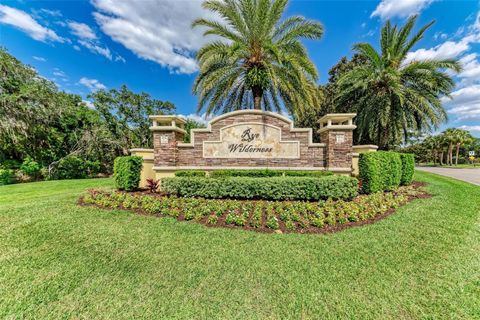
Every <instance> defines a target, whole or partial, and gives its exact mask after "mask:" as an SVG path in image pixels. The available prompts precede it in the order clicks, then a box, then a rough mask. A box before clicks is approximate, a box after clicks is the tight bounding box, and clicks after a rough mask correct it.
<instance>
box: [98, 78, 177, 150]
mask: <svg viewBox="0 0 480 320" xmlns="http://www.w3.org/2000/svg"><path fill="white" fill-rule="evenodd" d="M89 98H91V99H92V100H93V105H94V106H95V109H96V110H97V111H98V112H99V114H100V117H101V119H102V121H103V122H104V123H105V126H106V128H107V129H108V131H110V134H111V135H112V136H114V137H116V139H117V141H118V143H119V147H120V148H121V150H120V151H121V152H122V153H123V154H124V155H126V154H128V153H129V151H128V150H129V149H131V148H133V147H139V148H152V147H153V136H152V134H151V132H150V129H149V128H150V126H151V121H150V119H149V116H151V115H162V114H168V113H171V112H172V111H173V110H174V109H175V106H174V105H173V104H172V103H171V102H168V101H166V102H164V101H161V100H157V99H153V98H152V97H151V96H150V95H149V94H148V93H145V92H141V93H134V92H132V91H130V90H129V89H128V88H127V86H125V85H123V86H121V87H120V89H111V90H108V91H106V90H99V91H96V92H94V93H92V94H90V95H89Z"/></svg>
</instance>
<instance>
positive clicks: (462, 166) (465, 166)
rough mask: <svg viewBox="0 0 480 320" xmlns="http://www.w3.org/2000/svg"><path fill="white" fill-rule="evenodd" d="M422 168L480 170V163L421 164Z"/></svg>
mask: <svg viewBox="0 0 480 320" xmlns="http://www.w3.org/2000/svg"><path fill="white" fill-rule="evenodd" d="M420 166H421V167H438V168H453V169H480V163H474V164H471V163H460V164H457V165H453V166H450V165H448V166H447V165H443V166H441V165H439V164H433V163H422V164H420Z"/></svg>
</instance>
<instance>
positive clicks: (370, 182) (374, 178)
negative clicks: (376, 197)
mask: <svg viewBox="0 0 480 320" xmlns="http://www.w3.org/2000/svg"><path fill="white" fill-rule="evenodd" d="M358 166H359V169H360V180H361V181H362V191H363V192H364V193H372V192H378V191H388V190H394V189H396V188H397V187H398V186H399V185H400V181H401V178H402V160H401V158H400V154H399V153H397V152H387V151H377V152H367V153H361V154H360V157H359V160H358Z"/></svg>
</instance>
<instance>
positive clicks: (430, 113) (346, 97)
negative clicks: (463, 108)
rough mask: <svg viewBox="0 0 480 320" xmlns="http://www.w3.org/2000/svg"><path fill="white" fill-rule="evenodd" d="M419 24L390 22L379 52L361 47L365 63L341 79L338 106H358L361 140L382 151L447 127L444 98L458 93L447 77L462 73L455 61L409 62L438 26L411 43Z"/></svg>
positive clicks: (386, 26) (420, 34) (415, 36)
mask: <svg viewBox="0 0 480 320" xmlns="http://www.w3.org/2000/svg"><path fill="white" fill-rule="evenodd" d="M416 20H417V17H416V16H413V17H411V18H410V19H409V20H408V21H407V23H406V24H405V25H404V26H403V27H400V28H399V27H397V26H392V25H391V23H390V21H388V22H387V23H386V24H385V26H384V27H383V28H382V31H381V40H380V52H377V50H375V48H373V46H372V45H370V44H368V43H359V44H356V45H355V46H354V50H355V51H356V53H358V54H359V55H360V56H362V57H363V58H365V60H366V63H364V64H362V65H359V66H356V67H355V68H354V69H353V70H351V71H349V72H347V73H345V74H344V75H343V76H342V77H341V78H340V79H339V88H340V90H339V95H338V98H337V103H338V104H340V105H341V104H345V103H348V102H350V103H352V102H351V101H353V105H352V106H351V108H352V109H353V111H356V112H357V113H358V115H357V119H356V124H357V127H358V129H357V130H358V135H359V140H363V141H370V142H373V143H376V144H378V145H379V147H380V148H381V149H388V148H390V147H391V146H392V145H395V144H398V143H399V142H401V140H402V138H403V139H405V140H407V138H408V135H409V133H410V132H417V133H419V132H422V131H429V130H431V129H432V128H436V127H437V126H438V125H439V124H441V123H442V122H444V121H445V120H446V112H445V110H444V108H443V106H442V104H441V101H440V98H441V96H444V95H447V96H448V95H449V93H450V92H451V90H452V89H453V87H454V82H453V80H452V78H451V77H450V76H449V75H448V74H447V73H446V72H445V71H446V69H451V70H454V71H456V72H458V71H460V69H461V68H460V65H459V63H458V62H457V61H455V60H434V59H430V60H422V61H416V60H412V61H409V60H408V59H407V57H408V55H407V54H408V52H409V51H410V50H411V49H412V48H413V46H414V45H415V44H416V43H417V42H418V41H419V40H420V39H422V38H423V35H424V33H425V31H426V30H427V29H428V28H430V26H431V25H432V24H433V22H431V23H429V24H427V25H425V26H423V27H422V28H421V29H420V30H419V31H418V32H417V33H415V34H413V35H412V36H411V37H409V36H410V33H411V32H412V29H413V27H414V25H415V22H416Z"/></svg>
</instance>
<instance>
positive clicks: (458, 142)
mask: <svg viewBox="0 0 480 320" xmlns="http://www.w3.org/2000/svg"><path fill="white" fill-rule="evenodd" d="M472 141H473V137H472V135H471V134H470V133H469V132H468V131H466V130H462V129H455V147H456V152H455V165H458V156H459V154H460V147H462V146H463V145H465V144H469V143H471V142H472Z"/></svg>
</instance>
